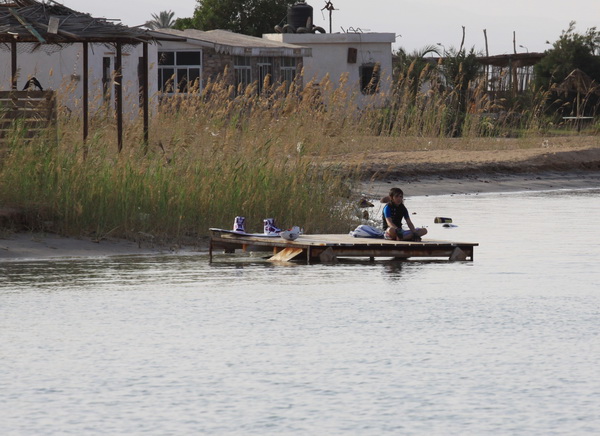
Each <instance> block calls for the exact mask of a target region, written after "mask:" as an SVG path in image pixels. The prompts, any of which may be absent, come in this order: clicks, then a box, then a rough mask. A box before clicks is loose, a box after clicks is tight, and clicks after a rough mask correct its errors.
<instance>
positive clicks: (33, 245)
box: [0, 165, 600, 267]
mask: <svg viewBox="0 0 600 436" xmlns="http://www.w3.org/2000/svg"><path fill="white" fill-rule="evenodd" d="M579 168H580V167H578V168H577V169H572V170H571V171H564V172H563V171H539V172H536V171H533V172H517V173H485V172H480V171H477V170H475V171H474V170H473V168H464V167H463V170H462V171H461V172H456V173H451V174H448V173H445V172H443V171H440V172H439V173H438V174H437V175H435V165H432V166H430V167H429V168H428V169H429V171H428V172H427V173H426V174H422V175H417V174H412V175H409V176H408V175H407V176H403V177H399V176H392V175H391V174H390V175H389V177H385V178H381V179H377V180H370V181H364V182H362V183H361V184H360V185H359V186H357V187H356V188H355V194H357V195H359V196H363V197H366V198H367V199H370V200H373V201H378V199H379V198H381V197H383V196H385V195H387V194H388V192H389V189H390V188H391V187H394V186H397V187H400V188H402V189H403V190H404V192H405V194H406V196H407V197H412V196H438V195H478V194H486V193H509V192H541V191H552V190H564V189H566V190H578V189H600V171H598V170H587V171H586V170H581V169H579ZM431 171H434V173H433V174H432V173H431ZM350 201H354V200H350ZM207 252H208V239H207V238H199V239H198V241H197V244H186V245H181V246H180V245H177V244H171V245H161V244H153V243H149V242H143V241H142V242H135V241H129V240H120V239H112V238H107V239H103V240H101V241H95V240H92V238H83V237H82V238H73V237H63V236H59V235H55V234H52V233H31V232H15V233H12V232H10V231H4V232H3V233H2V232H1V229H0V266H4V267H6V266H7V265H10V263H11V262H13V263H14V262H34V261H49V260H61V261H62V260H65V261H67V260H69V259H91V258H106V257H114V256H153V255H189V254H206V253H207Z"/></svg>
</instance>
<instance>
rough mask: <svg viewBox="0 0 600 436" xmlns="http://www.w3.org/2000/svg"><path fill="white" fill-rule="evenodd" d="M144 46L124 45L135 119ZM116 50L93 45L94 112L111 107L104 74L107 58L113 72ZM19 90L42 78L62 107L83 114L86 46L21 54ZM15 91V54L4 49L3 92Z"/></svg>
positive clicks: (152, 54) (126, 104)
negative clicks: (12, 67)
mask: <svg viewBox="0 0 600 436" xmlns="http://www.w3.org/2000/svg"><path fill="white" fill-rule="evenodd" d="M152 47H156V46H153V45H150V48H149V65H150V73H149V74H150V76H149V80H150V95H153V94H155V93H156V91H157V86H156V74H157V73H156V60H157V58H156V53H157V52H156V48H154V49H152ZM142 52H143V48H142V45H138V46H124V47H123V57H122V67H123V68H122V69H123V110H124V112H125V114H130V115H131V116H135V115H136V114H137V113H138V111H139V79H138V63H139V59H140V57H141V56H142ZM115 55H116V49H115V48H114V47H113V46H110V45H104V44H90V45H89V55H88V56H89V58H88V59H89V60H88V62H89V71H88V72H89V85H88V89H89V104H90V110H91V111H94V110H96V109H99V108H101V107H103V106H104V105H106V104H107V102H106V101H105V100H104V96H103V88H104V86H103V80H102V71H103V63H104V60H103V59H104V58H105V57H106V58H109V59H110V66H111V71H112V70H114V66H115ZM17 71H18V81H17V89H19V90H21V89H23V87H24V85H25V83H26V82H27V80H28V79H29V78H31V77H35V78H37V79H38V81H39V82H40V84H41V85H42V86H43V87H44V90H55V91H57V95H58V101H59V104H60V105H62V106H63V107H65V108H68V110H70V111H71V112H73V113H74V114H75V113H77V112H80V111H81V108H82V99H83V44H71V45H67V46H63V47H62V48H61V49H60V50H58V51H56V52H53V53H47V52H45V51H44V50H43V49H41V50H36V51H35V52H34V53H27V52H23V53H21V52H19V53H18V57H17ZM108 86H109V87H110V93H111V101H110V102H108V103H109V104H113V102H114V84H111V83H109V84H108ZM10 89H11V53H10V51H9V50H4V49H3V50H0V90H4V91H8V90H10Z"/></svg>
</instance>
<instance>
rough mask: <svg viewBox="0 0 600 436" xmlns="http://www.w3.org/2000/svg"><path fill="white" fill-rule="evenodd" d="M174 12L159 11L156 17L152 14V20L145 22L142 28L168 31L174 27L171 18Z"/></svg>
mask: <svg viewBox="0 0 600 436" xmlns="http://www.w3.org/2000/svg"><path fill="white" fill-rule="evenodd" d="M174 16H175V12H173V11H161V12H160V13H159V14H158V15H157V14H152V20H151V21H148V22H146V24H144V26H146V27H147V28H149V29H153V30H155V29H170V28H172V27H173V26H174V25H175V21H174V20H173V17H174Z"/></svg>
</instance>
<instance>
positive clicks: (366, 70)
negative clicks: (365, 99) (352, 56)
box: [359, 63, 381, 94]
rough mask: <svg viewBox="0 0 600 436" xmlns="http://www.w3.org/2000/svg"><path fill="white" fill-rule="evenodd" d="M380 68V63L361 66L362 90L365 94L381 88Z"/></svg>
mask: <svg viewBox="0 0 600 436" xmlns="http://www.w3.org/2000/svg"><path fill="white" fill-rule="evenodd" d="M380 68H381V67H380V65H379V64H378V63H376V64H363V65H361V66H360V68H359V74H360V91H361V92H362V93H363V94H375V93H376V92H377V90H378V89H379V76H380Z"/></svg>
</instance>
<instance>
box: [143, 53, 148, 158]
mask: <svg viewBox="0 0 600 436" xmlns="http://www.w3.org/2000/svg"><path fill="white" fill-rule="evenodd" d="M142 56H143V57H144V60H143V66H142V68H143V70H144V71H143V72H142V82H143V83H142V86H143V88H144V89H143V90H142V99H143V103H142V105H143V111H144V153H147V152H148V144H149V142H150V141H149V140H150V127H149V124H150V123H149V110H148V106H149V102H148V96H149V90H148V43H147V42H144V53H143V55H142Z"/></svg>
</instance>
